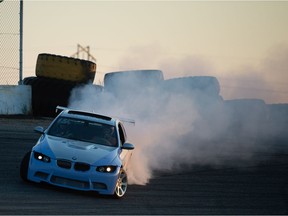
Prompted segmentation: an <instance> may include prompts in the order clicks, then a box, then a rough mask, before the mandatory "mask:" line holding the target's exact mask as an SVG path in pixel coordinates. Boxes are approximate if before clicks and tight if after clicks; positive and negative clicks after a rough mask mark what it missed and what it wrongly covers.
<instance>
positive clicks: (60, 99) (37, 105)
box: [23, 77, 78, 117]
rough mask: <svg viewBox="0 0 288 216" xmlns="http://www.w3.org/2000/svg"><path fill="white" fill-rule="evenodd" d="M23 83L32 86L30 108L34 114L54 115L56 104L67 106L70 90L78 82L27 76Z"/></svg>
mask: <svg viewBox="0 0 288 216" xmlns="http://www.w3.org/2000/svg"><path fill="white" fill-rule="evenodd" d="M23 84H24V85H30V86H31V87H32V110H33V115H35V116H47V117H54V116H55V115H56V113H55V108H56V106H67V105H68V102H69V101H68V100H69V97H70V94H71V91H72V89H73V88H74V87H76V86H77V85H78V83H75V82H70V81H64V80H57V79H51V78H43V77H27V78H25V79H24V80H23Z"/></svg>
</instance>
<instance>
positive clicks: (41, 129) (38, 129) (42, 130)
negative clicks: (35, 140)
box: [34, 126, 44, 134]
mask: <svg viewBox="0 0 288 216" xmlns="http://www.w3.org/2000/svg"><path fill="white" fill-rule="evenodd" d="M34 131H35V132H36V133H40V134H44V128H43V127H41V126H37V127H35V128H34Z"/></svg>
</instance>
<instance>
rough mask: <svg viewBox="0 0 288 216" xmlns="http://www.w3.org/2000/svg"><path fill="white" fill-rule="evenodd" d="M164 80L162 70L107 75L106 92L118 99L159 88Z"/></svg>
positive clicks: (105, 78) (105, 77) (120, 72)
mask: <svg viewBox="0 0 288 216" xmlns="http://www.w3.org/2000/svg"><path fill="white" fill-rule="evenodd" d="M163 80H164V78H163V73H162V71H160V70H131V71H118V72H111V73H107V74H105V76H104V90H105V91H107V92H110V93H112V94H114V95H115V96H117V97H121V98H122V97H125V96H126V94H128V95H129V96H130V95H131V93H133V95H136V94H137V93H139V92H141V91H143V90H146V89H148V88H154V87H158V86H159V84H160V83H161V82H162V81H163Z"/></svg>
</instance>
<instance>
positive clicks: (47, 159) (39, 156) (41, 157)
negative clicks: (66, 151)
mask: <svg viewBox="0 0 288 216" xmlns="http://www.w3.org/2000/svg"><path fill="white" fill-rule="evenodd" d="M34 158H35V159H36V160H40V161H43V162H45V163H50V161H51V159H50V157H48V156H46V155H44V154H41V153H39V152H34Z"/></svg>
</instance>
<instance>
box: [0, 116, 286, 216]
mask: <svg viewBox="0 0 288 216" xmlns="http://www.w3.org/2000/svg"><path fill="white" fill-rule="evenodd" d="M50 121H51V119H27V118H21V117H20V118H19V117H16V118H15V117H14V118H0V149H1V150H0V173H1V175H0V214H4V215H9V214H17V215H21V214H27V215H33V214H34V215H55V214H57V215H60V214H61V215H106V214H108V215H112V214H118V215H127V214H128V215H155V214H162V215H169V214H170V215H179V214H186V215H187V214H188V215H193V214H197V215H199V214H210V215H213V214H218V215H219V214H221V215H224V214H229V215H231V214H233V215H235V214H242V215H243V214H249V215H255V214H256V215H267V214H268V215H275V214H277V215H281V214H286V215H287V214H288V151H287V148H288V147H287V148H286V147H284V148H283V146H282V147H281V149H279V148H278V150H277V148H276V147H275V148H276V150H275V149H274V150H273V149H272V150H271V151H270V152H265V153H261V152H260V153H259V155H258V158H259V160H258V162H257V163H247V164H243V165H242V166H241V167H238V168H236V167H233V166H231V167H229V166H225V167H217V168H215V167H214V168H213V167H200V166H199V167H197V168H196V167H191V168H189V169H188V168H187V169H186V170H185V171H184V170H183V171H178V172H177V173H164V172H156V173H155V174H156V176H155V178H153V179H151V181H150V183H149V184H148V185H146V186H139V185H130V186H129V188H128V191H127V194H126V196H125V197H124V198H123V199H120V200H117V199H112V198H110V197H106V196H99V195H97V194H94V193H86V192H85V193H84V192H77V191H72V190H66V189H60V188H56V187H53V186H48V185H41V184H33V183H25V182H23V181H22V180H21V179H20V176H19V164H20V161H21V158H22V157H23V155H24V154H25V152H27V151H28V150H29V149H30V148H31V147H32V146H33V145H34V144H35V142H36V140H37V138H38V135H37V134H36V133H34V132H33V128H34V127H35V126H37V125H42V126H46V125H48V124H49V123H50ZM287 145H288V143H287Z"/></svg>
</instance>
